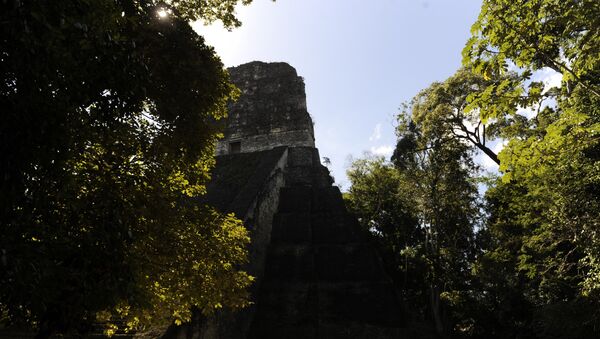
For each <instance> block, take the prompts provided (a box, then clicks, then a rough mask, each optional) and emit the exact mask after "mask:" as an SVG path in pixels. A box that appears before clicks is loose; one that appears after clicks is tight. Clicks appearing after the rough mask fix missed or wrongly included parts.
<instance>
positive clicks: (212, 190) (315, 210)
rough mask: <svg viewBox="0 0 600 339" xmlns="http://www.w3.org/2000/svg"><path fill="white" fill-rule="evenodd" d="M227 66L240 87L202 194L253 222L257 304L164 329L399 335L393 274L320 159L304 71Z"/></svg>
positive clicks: (207, 334) (238, 334) (235, 337)
mask: <svg viewBox="0 0 600 339" xmlns="http://www.w3.org/2000/svg"><path fill="white" fill-rule="evenodd" d="M229 72H230V74H231V78H232V80H233V82H234V83H235V84H236V85H237V86H238V87H239V88H240V89H241V91H242V95H241V97H240V98H239V100H238V101H237V102H236V103H235V104H233V105H232V106H231V108H230V113H229V118H228V121H227V126H226V129H225V137H224V138H223V139H222V140H221V141H220V142H219V144H218V147H217V166H216V168H215V170H214V172H213V180H212V182H211V183H210V185H209V186H208V195H207V198H206V199H207V200H208V202H209V203H211V204H213V205H214V206H216V207H217V208H218V209H219V210H221V211H223V212H233V213H235V214H236V216H237V217H238V218H240V219H242V220H243V221H244V224H245V226H246V227H247V228H248V230H249V231H250V234H251V238H252V243H251V246H250V264H249V265H248V267H247V268H246V269H247V270H248V271H249V272H250V274H252V275H253V276H255V277H256V278H257V280H256V282H255V284H254V285H253V287H252V290H251V292H252V301H253V303H254V304H253V305H252V306H251V307H249V308H247V309H245V310H243V311H242V312H239V313H236V314H229V313H227V312H223V313H222V314H219V315H218V316H216V317H215V318H212V319H208V320H207V319H203V320H197V321H196V322H193V323H192V324H190V325H187V326H181V327H179V328H177V329H173V328H172V329H171V331H169V332H168V333H167V335H166V336H167V337H177V338H219V339H242V338H248V339H269V338H274V339H275V338H277V339H279V338H286V339H295V338H298V339H311V338H328V339H335V338H340V339H341V338H364V339H367V338H368V339H377V338H406V337H407V336H406V334H405V330H404V328H403V326H404V322H403V314H402V311H401V303H400V302H399V298H398V297H397V295H396V292H395V291H394V289H393V286H392V283H391V280H390V279H389V277H388V276H387V275H386V274H385V272H384V270H383V267H382V263H381V260H380V258H379V257H378V255H377V253H376V252H375V249H374V247H373V246H372V245H371V244H370V243H369V242H368V237H367V236H366V234H364V233H362V232H364V231H362V230H361V229H360V227H359V225H358V222H357V220H356V219H355V218H354V217H353V216H351V215H350V214H349V213H348V212H347V211H346V208H345V207H344V202H343V200H342V195H341V193H340V191H339V189H338V187H336V186H333V185H332V184H333V180H332V179H331V177H330V176H329V171H328V170H327V168H326V167H324V166H323V165H321V163H320V157H319V151H318V149H317V148H315V139H314V133H313V124H312V120H311V118H310V115H309V114H308V111H307V108H306V95H305V91H304V82H303V79H302V78H301V77H299V76H298V75H297V74H296V70H295V69H294V68H293V67H291V66H290V65H288V64H286V63H263V62H251V63H248V64H244V65H241V66H238V67H234V68H230V69H229Z"/></svg>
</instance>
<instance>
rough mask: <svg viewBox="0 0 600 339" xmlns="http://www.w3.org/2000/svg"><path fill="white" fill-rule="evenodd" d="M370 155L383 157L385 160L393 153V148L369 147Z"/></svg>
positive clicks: (387, 146)
mask: <svg viewBox="0 0 600 339" xmlns="http://www.w3.org/2000/svg"><path fill="white" fill-rule="evenodd" d="M371 153H373V154H375V155H383V156H385V157H386V158H387V157H390V156H392V153H394V147H393V146H390V145H383V146H378V147H371Z"/></svg>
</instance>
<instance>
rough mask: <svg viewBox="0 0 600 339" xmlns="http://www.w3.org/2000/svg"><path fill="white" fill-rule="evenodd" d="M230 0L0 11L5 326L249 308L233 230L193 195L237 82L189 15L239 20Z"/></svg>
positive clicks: (180, 317) (16, 4)
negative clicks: (162, 13)
mask: <svg viewBox="0 0 600 339" xmlns="http://www.w3.org/2000/svg"><path fill="white" fill-rule="evenodd" d="M249 2H250V1H242V3H244V4H247V3H249ZM236 3H238V1H236V0H224V1H212V0H210V1H201V0H200V1H167V2H158V1H133V2H130V1H109V2H106V1H92V0H77V1H51V2H44V1H41V2H40V1H8V2H4V3H3V4H1V5H0V7H1V10H0V21H1V22H2V25H0V29H1V30H2V37H3V39H2V41H1V42H0V76H1V77H2V81H1V82H0V106H2V108H3V116H2V124H0V140H1V141H0V153H1V154H2V157H0V190H1V191H2V192H3V194H2V196H1V197H0V213H1V214H0V232H1V233H2V238H1V239H0V251H1V254H0V255H1V259H2V260H1V262H0V315H1V319H2V321H3V322H6V323H8V324H12V325H19V324H29V325H33V326H34V327H36V328H38V330H39V334H40V336H41V337H44V336H48V335H50V334H51V333H53V332H69V331H73V330H77V331H80V332H86V331H87V330H89V326H90V324H91V323H93V322H96V321H119V322H125V324H126V325H127V327H128V328H134V329H138V330H142V329H145V328H146V329H147V328H148V326H150V325H166V324H169V323H170V322H172V321H174V320H175V321H176V322H177V323H180V322H183V321H186V320H188V319H189V318H190V313H191V309H192V307H196V308H198V309H199V310H201V311H202V312H211V311H212V310H214V309H216V308H220V307H226V306H227V307H241V306H244V305H245V304H246V303H247V301H246V292H245V287H247V286H248V285H249V284H250V282H251V277H249V276H248V275H247V274H246V273H244V272H242V271H240V270H239V268H238V267H239V265H240V264H242V263H244V262H245V260H246V249H245V246H246V244H247V243H248V241H249V239H248V236H247V234H246V231H245V229H244V228H243V226H242V225H241V222H240V221H239V220H237V219H235V218H234V216H232V215H223V214H221V213H219V212H217V211H216V210H214V209H213V208H211V207H209V206H204V205H203V204H202V203H200V202H199V200H198V199H197V197H198V196H200V195H201V194H203V193H204V191H205V184H206V182H207V181H208V180H209V178H210V169H211V168H212V167H213V166H214V157H213V154H214V144H215V142H216V140H217V137H218V136H219V134H220V132H219V130H218V128H217V127H216V126H217V124H215V121H216V120H219V119H222V118H223V117H224V116H225V115H226V104H227V102H228V100H230V99H232V98H234V97H235V96H236V90H235V88H234V86H233V85H232V84H231V83H230V82H229V79H228V75H227V73H226V71H225V70H224V69H223V65H222V64H221V62H220V60H219V59H218V57H217V56H216V55H215V53H214V50H213V49H212V48H211V47H209V46H207V45H206V44H205V42H204V40H203V39H202V37H200V36H198V35H197V34H196V33H194V31H193V30H192V29H191V27H190V26H189V24H188V22H187V20H190V19H195V18H204V19H206V20H208V21H211V20H217V19H218V20H222V21H223V22H224V24H225V25H226V26H229V27H233V26H236V25H239V22H238V21H237V19H235V17H234V15H233V9H234V5H235V4H236ZM159 10H167V11H168V13H169V15H168V16H166V17H164V18H163V17H159V16H158V14H157V12H158V11H159ZM113 330H114V328H108V332H109V333H110V332H111V331H113Z"/></svg>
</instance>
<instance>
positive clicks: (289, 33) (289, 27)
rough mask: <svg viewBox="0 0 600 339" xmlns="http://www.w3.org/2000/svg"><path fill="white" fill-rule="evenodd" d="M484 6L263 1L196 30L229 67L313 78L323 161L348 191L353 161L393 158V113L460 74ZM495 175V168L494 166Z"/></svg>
mask: <svg viewBox="0 0 600 339" xmlns="http://www.w3.org/2000/svg"><path fill="white" fill-rule="evenodd" d="M480 6H481V1H477V0H426V1H422V0H370V1H367V0H278V1H277V2H271V1H269V0H254V2H253V3H252V4H251V5H249V6H244V7H239V8H238V10H237V13H238V17H239V18H240V20H241V21H242V24H243V25H242V27H240V28H237V29H234V30H233V31H232V32H228V31H227V30H225V29H223V28H222V26H221V24H220V23H215V24H213V25H211V26H203V25H202V24H201V23H197V24H195V25H194V27H195V28H196V30H197V31H198V32H199V33H200V34H202V35H204V37H205V38H206V40H207V42H208V44H210V45H212V46H214V47H215V50H216V51H217V54H219V55H220V56H221V59H222V61H223V63H224V64H225V65H226V66H227V67H229V66H237V65H240V64H243V63H246V62H250V61H253V60H260V61H265V62H273V61H284V62H287V63H289V64H290V65H292V66H293V67H294V68H296V70H297V71H298V75H300V76H302V77H304V80H305V83H306V95H307V105H308V111H309V113H310V114H311V115H312V117H313V120H314V122H315V138H316V143H317V147H318V148H319V151H320V154H321V157H328V158H330V159H331V163H332V165H331V166H330V169H331V170H332V172H333V175H334V177H335V179H336V183H337V184H341V186H342V188H343V189H347V188H348V187H349V186H350V184H349V182H348V180H347V178H346V176H345V171H346V167H347V165H348V162H349V158H350V157H354V158H357V157H360V156H362V155H363V153H364V152H365V151H370V152H373V153H378V154H383V155H386V156H389V155H390V154H391V151H392V150H393V147H394V146H395V139H396V137H395V135H394V120H395V118H394V116H395V115H396V114H397V112H398V108H399V107H400V105H401V103H402V102H405V101H407V100H410V99H411V98H412V97H413V96H414V95H415V94H417V93H418V92H419V90H421V89H423V88H425V87H427V86H428V85H429V84H430V83H432V82H433V81H442V80H444V79H446V78H447V77H449V76H450V75H452V74H453V73H454V72H455V71H456V70H457V69H458V68H459V67H460V62H461V50H462V48H463V46H464V44H465V42H466V40H467V39H468V37H469V30H470V27H471V24H472V23H473V22H474V21H475V19H476V18H477V15H478V13H479V8H480ZM492 169H493V168H492Z"/></svg>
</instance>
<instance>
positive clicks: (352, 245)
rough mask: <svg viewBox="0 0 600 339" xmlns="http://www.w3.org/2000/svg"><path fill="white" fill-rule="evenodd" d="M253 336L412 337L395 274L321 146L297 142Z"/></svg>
mask: <svg viewBox="0 0 600 339" xmlns="http://www.w3.org/2000/svg"><path fill="white" fill-rule="evenodd" d="M286 176H287V177H286V186H285V187H283V188H281V191H280V199H279V207H278V212H277V213H276V215H275V216H274V220H273V228H272V231H271V241H270V245H269V248H268V252H267V257H266V265H265V272H264V275H263V278H262V282H261V285H260V289H259V292H258V295H257V298H256V300H257V302H256V311H255V314H254V318H253V321H252V323H251V325H250V330H249V333H248V338H251V339H259V338H260V339H268V338H286V339H296V338H298V339H300V338H302V339H311V338H327V339H336V338H357V339H358V338H365V339H366V338H369V339H378V338H382V339H383V338H386V339H387V338H405V337H406V336H405V335H404V332H403V329H402V325H403V324H402V320H403V315H402V314H401V311H400V310H401V307H400V304H399V302H398V298H397V297H396V294H395V292H394V288H393V286H392V283H391V281H390V279H389V278H388V277H387V276H386V274H385V273H384V271H383V268H382V264H381V262H380V259H379V257H378V255H377V253H376V252H375V250H374V248H373V246H372V245H371V244H370V243H369V242H368V237H367V236H366V235H365V234H364V233H362V231H361V229H360V227H359V225H358V222H357V221H356V219H355V218H354V217H353V216H351V215H350V214H349V213H348V212H347V211H346V208H345V206H344V202H343V199H342V195H341V193H340V191H339V189H338V188H337V187H335V186H331V181H330V179H329V176H328V171H327V170H326V168H324V167H323V166H322V165H321V164H320V163H319V158H318V152H317V150H316V149H314V148H290V149H289V158H288V166H287V168H286Z"/></svg>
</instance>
